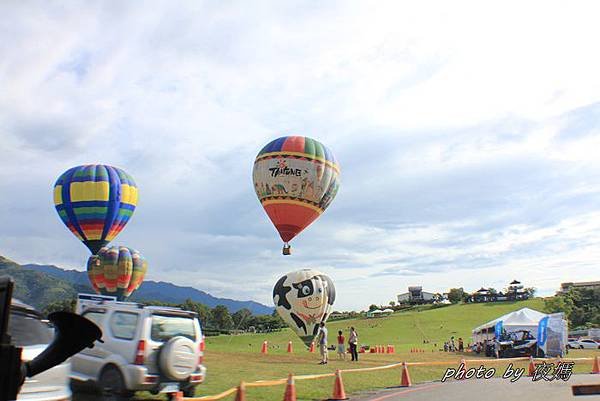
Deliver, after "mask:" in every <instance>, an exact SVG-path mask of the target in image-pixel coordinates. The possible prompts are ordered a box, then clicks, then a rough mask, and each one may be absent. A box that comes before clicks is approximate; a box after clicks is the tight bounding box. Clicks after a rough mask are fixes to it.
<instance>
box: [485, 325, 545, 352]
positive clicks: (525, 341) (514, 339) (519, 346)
mask: <svg viewBox="0 0 600 401" xmlns="http://www.w3.org/2000/svg"><path fill="white" fill-rule="evenodd" d="M494 348H495V349H494V351H495V354H496V357H497V358H512V357H519V356H532V355H536V351H538V350H537V340H536V339H535V338H534V337H533V336H532V335H531V333H530V332H529V331H527V330H517V331H514V332H510V333H506V332H504V333H502V335H501V336H500V338H499V339H498V340H496V342H495V345H494ZM538 356H539V352H538Z"/></svg>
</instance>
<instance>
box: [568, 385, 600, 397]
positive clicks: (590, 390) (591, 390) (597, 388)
mask: <svg viewBox="0 0 600 401" xmlns="http://www.w3.org/2000/svg"><path fill="white" fill-rule="evenodd" d="M571 389H572V391H573V395H595V394H600V384H576V385H573V386H572V387H571Z"/></svg>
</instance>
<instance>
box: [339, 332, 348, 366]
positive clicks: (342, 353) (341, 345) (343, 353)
mask: <svg viewBox="0 0 600 401" xmlns="http://www.w3.org/2000/svg"><path fill="white" fill-rule="evenodd" d="M345 340H346V339H345V338H344V336H343V335H342V330H340V331H338V336H337V354H338V356H339V357H340V359H344V360H345V359H346V349H345V348H346V345H345V344H344V342H345Z"/></svg>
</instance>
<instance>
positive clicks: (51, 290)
mask: <svg viewBox="0 0 600 401" xmlns="http://www.w3.org/2000/svg"><path fill="white" fill-rule="evenodd" d="M1 275H9V276H11V277H12V278H13V279H14V280H15V284H16V285H15V290H14V296H15V298H19V299H20V300H21V301H23V302H25V303H27V304H30V305H33V306H35V307H36V308H38V309H42V308H43V307H45V306H46V305H48V304H49V303H52V302H56V301H61V300H64V299H70V298H73V297H76V296H77V293H80V292H84V293H93V290H92V288H91V287H90V285H89V282H88V276H87V273H86V272H82V271H78V270H65V269H62V268H60V267H57V266H52V265H37V264H26V265H19V264H18V263H16V262H14V261H12V260H10V259H8V258H5V257H3V256H0V276H1ZM186 299H191V300H192V301H194V302H198V303H201V304H204V305H206V306H208V307H209V308H214V307H215V306H217V305H225V306H226V307H227V309H229V311H230V312H232V313H233V312H236V311H238V310H240V309H243V308H247V309H249V310H250V311H251V312H252V313H253V314H255V315H270V314H271V313H272V312H273V308H271V307H268V306H265V305H262V304H260V303H258V302H254V301H237V300H233V299H228V298H217V297H213V296H212V295H210V294H208V293H206V292H204V291H200V290H198V289H195V288H192V287H180V286H177V285H175V284H172V283H166V282H163V281H160V282H156V281H152V280H145V281H144V282H143V284H142V285H141V287H140V288H139V289H138V290H137V291H136V292H134V293H133V295H132V297H131V298H130V300H131V301H162V302H169V303H183V302H185V300H186Z"/></svg>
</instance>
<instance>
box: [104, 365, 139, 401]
mask: <svg viewBox="0 0 600 401" xmlns="http://www.w3.org/2000/svg"><path fill="white" fill-rule="evenodd" d="M99 385H100V390H101V391H102V397H103V400H104V401H127V400H129V398H131V397H132V396H133V392H132V391H128V390H127V389H126V388H125V380H123V375H121V372H119V369H117V368H115V367H113V366H109V367H107V368H105V369H104V370H103V371H102V374H101V375H100V381H99Z"/></svg>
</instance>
